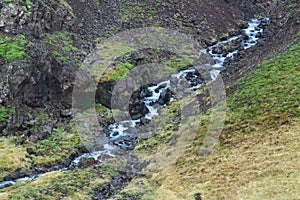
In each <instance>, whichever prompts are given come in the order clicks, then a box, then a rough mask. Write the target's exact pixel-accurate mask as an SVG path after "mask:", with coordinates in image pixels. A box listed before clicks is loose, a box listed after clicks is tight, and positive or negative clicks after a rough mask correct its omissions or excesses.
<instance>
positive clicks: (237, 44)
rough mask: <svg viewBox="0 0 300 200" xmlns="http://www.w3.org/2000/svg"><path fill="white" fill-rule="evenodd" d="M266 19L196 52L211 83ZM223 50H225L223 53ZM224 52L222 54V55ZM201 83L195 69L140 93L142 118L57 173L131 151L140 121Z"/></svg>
mask: <svg viewBox="0 0 300 200" xmlns="http://www.w3.org/2000/svg"><path fill="white" fill-rule="evenodd" d="M268 20H269V19H268V18H264V19H250V20H249V21H248V22H247V23H245V24H244V26H243V29H242V30H241V31H240V33H241V34H240V35H238V36H233V37H230V38H229V39H227V40H224V41H220V42H217V43H216V44H214V45H213V46H210V47H208V48H207V49H204V50H201V51H200V52H208V53H209V54H210V55H211V57H212V58H213V60H214V62H215V64H214V65H212V66H211V71H210V75H211V79H212V80H215V79H216V78H217V76H218V75H219V74H220V72H221V71H222V70H224V68H225V66H224V64H225V63H230V62H233V59H234V57H235V55H237V53H238V52H239V51H240V50H244V49H247V48H250V47H252V46H254V45H255V44H257V42H258V40H259V39H260V38H261V37H262V33H263V28H264V25H263V24H266V23H267V21H268ZM226 46H229V48H228V49H226ZM224 49H225V51H224ZM203 84H204V82H203V79H202V78H201V76H200V74H199V73H198V71H197V70H196V69H195V67H190V68H187V69H185V70H182V71H180V72H178V73H177V74H173V75H171V76H170V79H169V80H167V81H163V82H160V83H157V84H152V85H150V86H148V87H146V88H145V89H142V90H141V92H140V94H139V95H140V99H141V102H142V103H144V105H145V106H146V107H147V109H148V111H149V112H148V113H147V114H146V115H145V116H141V117H139V118H138V119H135V120H129V121H121V122H116V123H114V124H111V125H109V126H108V127H107V128H106V130H105V133H106V136H107V137H108V138H109V140H110V141H111V144H106V145H104V150H103V151H97V152H91V153H85V154H83V155H81V156H79V157H77V158H75V159H74V160H73V161H72V162H71V164H70V165H69V166H68V167H66V168H62V169H60V171H67V170H70V169H74V167H77V166H78V164H79V162H80V159H82V158H88V157H93V158H94V159H95V160H97V161H99V162H102V159H103V158H105V156H110V157H114V156H115V155H114V152H115V151H118V149H120V148H121V149H123V150H133V149H134V147H135V145H136V144H137V142H138V138H137V136H136V135H137V131H138V129H137V128H135V127H136V126H137V125H139V124H140V123H141V119H142V118H143V119H144V120H152V119H153V118H154V117H155V116H157V115H158V114H159V110H161V109H163V108H164V107H165V106H166V105H167V104H170V103H171V102H172V101H173V100H174V96H173V94H172V92H171V91H172V89H174V88H176V87H182V86H183V85H184V91H185V92H190V91H193V90H196V89H199V88H201V87H202V86H203ZM41 175H42V174H37V175H33V176H30V177H23V178H19V179H15V180H9V181H3V182H0V189H1V188H5V187H9V186H11V185H13V184H15V183H16V182H18V181H24V180H27V181H32V180H35V179H36V178H38V177H39V176H41Z"/></svg>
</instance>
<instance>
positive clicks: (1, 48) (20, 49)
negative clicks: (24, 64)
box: [0, 35, 28, 61]
mask: <svg viewBox="0 0 300 200" xmlns="http://www.w3.org/2000/svg"><path fill="white" fill-rule="evenodd" d="M27 43H28V41H27V40H26V38H25V36H24V35H17V36H14V37H3V36H0V57H2V58H4V59H5V60H7V61H13V60H16V59H23V58H24V57H25V55H26V53H25V49H24V47H25V45H26V44H27Z"/></svg>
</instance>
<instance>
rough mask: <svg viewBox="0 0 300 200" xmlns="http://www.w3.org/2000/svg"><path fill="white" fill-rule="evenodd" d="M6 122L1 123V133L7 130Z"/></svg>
mask: <svg viewBox="0 0 300 200" xmlns="http://www.w3.org/2000/svg"><path fill="white" fill-rule="evenodd" d="M6 125H7V124H6V122H0V133H1V132H2V131H3V130H4V129H5V128H6Z"/></svg>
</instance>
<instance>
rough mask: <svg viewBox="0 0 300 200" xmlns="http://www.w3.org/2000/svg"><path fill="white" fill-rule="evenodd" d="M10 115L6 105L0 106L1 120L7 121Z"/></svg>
mask: <svg viewBox="0 0 300 200" xmlns="http://www.w3.org/2000/svg"><path fill="white" fill-rule="evenodd" d="M8 118H9V115H8V114H7V109H6V108H4V107H2V106H1V107H0V122H7V121H8Z"/></svg>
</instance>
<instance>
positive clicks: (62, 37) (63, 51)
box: [43, 31, 78, 62]
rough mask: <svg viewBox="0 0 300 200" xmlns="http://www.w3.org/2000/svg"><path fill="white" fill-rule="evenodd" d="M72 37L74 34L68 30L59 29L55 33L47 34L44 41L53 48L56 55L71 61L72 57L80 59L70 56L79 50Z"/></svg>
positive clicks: (63, 60) (62, 59) (53, 53)
mask: <svg viewBox="0 0 300 200" xmlns="http://www.w3.org/2000/svg"><path fill="white" fill-rule="evenodd" d="M71 37H72V34H71V33H68V32H67V31H58V32H56V33H54V34H46V36H45V39H44V41H43V43H44V44H45V45H47V46H48V47H49V48H50V49H51V50H52V55H53V56H54V57H58V58H59V59H60V60H61V61H62V62H71V60H72V59H74V60H77V59H78V58H77V57H74V58H70V57H69V55H70V54H71V53H72V52H76V51H78V48H76V47H75V46H74V45H73V40H72V39H71Z"/></svg>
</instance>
